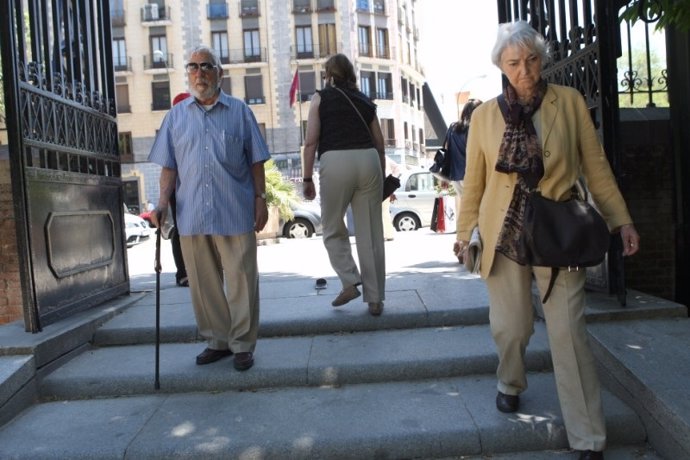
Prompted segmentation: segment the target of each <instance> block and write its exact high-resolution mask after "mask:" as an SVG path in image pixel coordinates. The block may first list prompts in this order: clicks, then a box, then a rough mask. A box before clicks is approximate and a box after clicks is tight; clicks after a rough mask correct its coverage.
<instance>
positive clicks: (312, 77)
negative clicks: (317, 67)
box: [299, 72, 316, 102]
mask: <svg viewBox="0 0 690 460" xmlns="http://www.w3.org/2000/svg"><path fill="white" fill-rule="evenodd" d="M315 92H316V74H315V73H314V72H300V73H299V94H300V96H299V100H300V101H301V102H305V101H308V100H310V99H311V97H312V96H313V95H314V93H315Z"/></svg>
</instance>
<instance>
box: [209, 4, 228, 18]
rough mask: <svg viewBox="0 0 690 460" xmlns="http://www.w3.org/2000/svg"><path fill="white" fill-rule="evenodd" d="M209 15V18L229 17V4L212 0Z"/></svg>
mask: <svg viewBox="0 0 690 460" xmlns="http://www.w3.org/2000/svg"><path fill="white" fill-rule="evenodd" d="M207 17H208V19H227V18H228V4H227V3H224V2H219V1H214V0H211V2H210V3H209V4H208V11H207Z"/></svg>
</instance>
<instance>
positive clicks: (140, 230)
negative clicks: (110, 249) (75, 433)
mask: <svg viewBox="0 0 690 460" xmlns="http://www.w3.org/2000/svg"><path fill="white" fill-rule="evenodd" d="M125 235H126V237H127V247H128V248H129V247H132V246H134V245H135V244H137V243H140V242H141V240H145V239H147V238H148V237H149V236H150V235H151V229H150V228H149V224H148V223H146V221H145V220H144V219H142V218H141V217H139V216H135V215H134V214H130V213H129V212H126V213H125Z"/></svg>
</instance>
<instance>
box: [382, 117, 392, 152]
mask: <svg viewBox="0 0 690 460" xmlns="http://www.w3.org/2000/svg"><path fill="white" fill-rule="evenodd" d="M381 133H382V134H383V141H384V144H385V145H386V146H388V147H395V121H394V120H393V119H392V118H382V119H381Z"/></svg>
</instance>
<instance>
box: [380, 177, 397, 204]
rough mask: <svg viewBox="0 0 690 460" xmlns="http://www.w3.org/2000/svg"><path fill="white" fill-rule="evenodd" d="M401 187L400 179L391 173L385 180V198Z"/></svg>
mask: <svg viewBox="0 0 690 460" xmlns="http://www.w3.org/2000/svg"><path fill="white" fill-rule="evenodd" d="M399 187H400V179H398V178H397V177H395V176H394V175H392V174H389V175H388V177H386V178H385V179H384V181H383V199H384V200H385V199H386V198H388V197H389V196H391V195H392V194H393V192H395V191H396V190H398V188H399Z"/></svg>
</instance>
